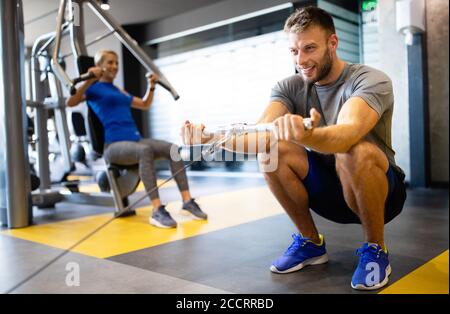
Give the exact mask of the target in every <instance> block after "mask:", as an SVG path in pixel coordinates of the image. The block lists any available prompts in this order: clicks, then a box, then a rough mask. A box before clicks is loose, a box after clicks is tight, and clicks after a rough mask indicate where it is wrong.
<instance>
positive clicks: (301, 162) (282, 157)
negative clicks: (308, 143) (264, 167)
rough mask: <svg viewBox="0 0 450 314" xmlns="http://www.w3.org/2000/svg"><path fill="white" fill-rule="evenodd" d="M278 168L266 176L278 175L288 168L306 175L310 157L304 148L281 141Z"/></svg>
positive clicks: (278, 149)
mask: <svg viewBox="0 0 450 314" xmlns="http://www.w3.org/2000/svg"><path fill="white" fill-rule="evenodd" d="M276 153H277V158H278V167H277V168H276V169H275V171H273V172H267V173H264V175H265V176H269V177H270V176H271V175H276V174H278V173H279V172H280V171H282V169H283V168H284V167H286V166H288V167H290V168H291V169H293V170H294V171H295V172H296V173H299V174H304V175H302V177H304V176H306V174H307V172H308V155H307V153H306V150H305V148H304V147H302V146H299V145H297V144H294V143H290V142H286V141H279V142H278V148H277V152H276Z"/></svg>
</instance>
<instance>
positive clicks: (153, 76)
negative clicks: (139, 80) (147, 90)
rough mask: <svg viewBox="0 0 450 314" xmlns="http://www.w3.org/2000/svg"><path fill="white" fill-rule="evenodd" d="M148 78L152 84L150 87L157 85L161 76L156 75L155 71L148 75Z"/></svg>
mask: <svg viewBox="0 0 450 314" xmlns="http://www.w3.org/2000/svg"><path fill="white" fill-rule="evenodd" d="M147 79H148V83H149V84H150V87H155V85H156V83H157V82H158V80H159V76H158V75H156V74H155V73H153V74H150V75H148V76H147Z"/></svg>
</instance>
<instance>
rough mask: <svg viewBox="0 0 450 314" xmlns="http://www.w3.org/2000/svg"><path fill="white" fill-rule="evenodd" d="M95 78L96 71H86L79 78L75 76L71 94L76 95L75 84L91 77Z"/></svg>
mask: <svg viewBox="0 0 450 314" xmlns="http://www.w3.org/2000/svg"><path fill="white" fill-rule="evenodd" d="M93 78H95V73H94V72H88V73H84V74H82V75H80V76H79V77H77V78H74V79H73V81H72V86H71V87H70V95H75V93H76V92H77V88H76V87H75V85H77V84H78V83H80V82H84V81H87V80H90V79H93Z"/></svg>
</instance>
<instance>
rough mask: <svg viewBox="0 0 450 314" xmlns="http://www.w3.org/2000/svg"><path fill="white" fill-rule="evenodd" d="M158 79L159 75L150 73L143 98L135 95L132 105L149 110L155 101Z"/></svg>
mask: <svg viewBox="0 0 450 314" xmlns="http://www.w3.org/2000/svg"><path fill="white" fill-rule="evenodd" d="M157 81H158V76H157V75H155V74H152V75H150V77H149V78H148V85H147V91H146V92H145V95H144V97H143V98H139V97H133V101H132V103H131V107H133V108H136V109H141V110H148V109H149V108H150V106H151V105H152V102H153V96H154V94H155V86H156V82H157Z"/></svg>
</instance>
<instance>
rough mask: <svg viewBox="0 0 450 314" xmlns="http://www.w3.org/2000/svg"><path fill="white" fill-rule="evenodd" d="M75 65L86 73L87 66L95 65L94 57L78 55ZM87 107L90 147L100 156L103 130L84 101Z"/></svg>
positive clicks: (103, 136)
mask: <svg viewBox="0 0 450 314" xmlns="http://www.w3.org/2000/svg"><path fill="white" fill-rule="evenodd" d="M77 65H78V69H79V72H80V74H83V73H86V72H87V71H88V69H89V68H91V67H93V66H95V62H94V58H92V57H89V56H79V57H78V59H77ZM86 104H87V107H88V114H87V119H88V125H89V126H88V127H89V135H90V138H91V145H92V149H93V150H94V151H95V152H96V153H97V154H98V155H100V156H102V155H103V147H104V144H105V135H104V130H103V125H102V123H101V122H100V120H99V119H98V117H97V115H96V114H95V112H94V111H93V110H92V108H91V106H90V105H89V102H88V101H86Z"/></svg>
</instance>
